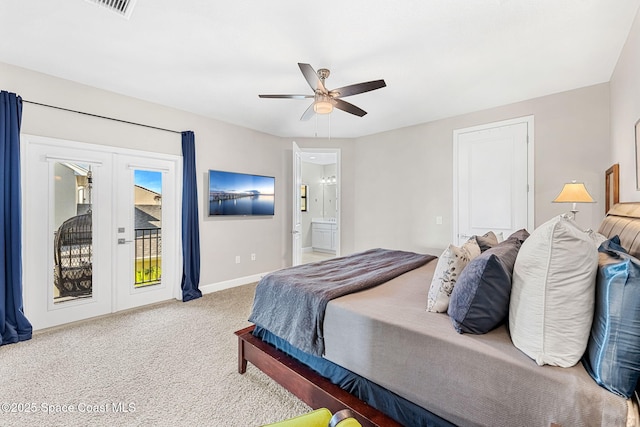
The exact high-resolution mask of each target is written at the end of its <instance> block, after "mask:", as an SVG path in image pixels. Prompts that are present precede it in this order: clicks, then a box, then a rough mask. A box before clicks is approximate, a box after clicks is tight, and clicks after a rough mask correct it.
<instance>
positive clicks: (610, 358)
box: [582, 236, 640, 398]
mask: <svg viewBox="0 0 640 427" xmlns="http://www.w3.org/2000/svg"><path fill="white" fill-rule="evenodd" d="M616 238H617V236H616ZM616 238H613V239H610V240H607V241H605V242H604V243H603V244H602V245H600V248H598V251H599V252H600V253H599V262H598V276H597V280H596V307H595V316H594V318H593V325H592V326H591V335H590V337H589V343H588V345H587V351H586V352H585V354H584V356H583V359H582V362H583V365H584V367H585V369H586V370H587V372H588V373H589V375H591V376H592V377H593V379H594V380H595V381H596V382H597V383H598V384H600V385H601V386H602V387H604V388H606V389H607V390H609V391H611V392H613V393H615V394H618V395H621V396H624V397H626V398H630V397H631V396H632V395H633V392H634V390H635V388H636V384H637V382H638V378H639V377H640V261H639V260H638V259H636V258H634V257H633V256H631V255H629V254H628V253H627V252H626V251H625V250H624V249H623V248H622V246H620V240H619V239H616Z"/></svg>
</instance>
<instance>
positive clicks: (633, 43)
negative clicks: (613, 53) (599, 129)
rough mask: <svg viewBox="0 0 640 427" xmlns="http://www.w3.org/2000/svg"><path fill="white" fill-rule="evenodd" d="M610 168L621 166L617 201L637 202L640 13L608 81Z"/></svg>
mask: <svg viewBox="0 0 640 427" xmlns="http://www.w3.org/2000/svg"><path fill="white" fill-rule="evenodd" d="M610 86H611V159H610V160H611V161H610V163H611V164H614V163H619V164H620V201H622V202H633V201H640V192H638V191H637V189H636V160H635V156H636V153H635V134H634V125H635V123H636V122H637V121H638V120H639V119H640V12H639V13H638V15H636V19H635V21H634V23H633V26H632V27H631V31H630V32H629V36H628V38H627V42H626V44H625V46H624V48H623V50H622V53H621V54H620V57H619V58H618V63H617V65H616V68H615V71H614V72H613V75H612V77H611V83H610Z"/></svg>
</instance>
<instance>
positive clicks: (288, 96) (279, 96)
mask: <svg viewBox="0 0 640 427" xmlns="http://www.w3.org/2000/svg"><path fill="white" fill-rule="evenodd" d="M258 97H260V98H271V99H306V98H313V95H258Z"/></svg>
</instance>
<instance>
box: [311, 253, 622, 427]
mask: <svg viewBox="0 0 640 427" xmlns="http://www.w3.org/2000/svg"><path fill="white" fill-rule="evenodd" d="M436 263H437V261H436V260H434V261H432V262H430V263H428V264H426V265H425V266H423V267H420V268H418V269H416V270H413V271H411V272H408V273H405V274H403V275H402V276H399V277H397V278H395V279H393V280H390V281H389V282H387V283H385V284H383V285H380V286H378V287H375V288H372V289H368V290H366V291H362V292H358V293H355V294H351V295H347V296H343V297H340V298H337V299H334V300H332V301H330V302H329V304H328V305H327V309H326V313H325V320H324V334H325V355H324V357H325V358H326V359H328V360H330V361H332V362H334V363H336V364H338V365H340V366H342V367H344V368H346V369H348V370H351V371H353V372H355V373H356V374H358V375H361V376H363V377H365V378H367V379H369V380H371V381H373V382H374V383H377V384H379V385H380V386H382V387H385V388H387V389H389V390H390V391H392V392H394V393H396V394H398V395H399V396H401V397H403V398H405V399H407V400H410V401H411V402H414V403H416V404H417V405H419V406H422V407H423V408H425V409H427V410H428V411H431V412H433V413H434V414H436V415H438V416H440V417H442V418H444V419H447V420H449V421H451V422H453V423H455V424H457V425H461V426H475V425H478V426H480V425H485V426H487V425H491V426H510V427H511V426H514V425H521V426H549V425H550V424H551V423H558V424H560V425H562V426H577V425H580V426H605V425H606V426H624V425H625V424H626V419H627V412H628V410H629V405H628V403H629V402H628V401H627V400H625V399H624V398H622V397H619V396H616V395H614V394H613V393H610V392H609V391H607V390H605V389H604V388H601V387H600V386H598V385H597V384H596V383H595V381H593V379H592V378H591V377H590V376H589V375H588V374H587V372H586V371H585V369H584V368H583V366H582V364H580V363H579V364H578V365H576V366H574V367H571V368H559V367H554V366H538V365H537V364H536V363H535V362H534V361H533V360H531V359H530V358H528V357H527V356H526V355H525V354H524V353H522V352H520V351H519V350H518V349H517V348H516V347H515V346H514V345H513V344H512V343H511V339H510V337H509V334H508V331H507V329H506V326H504V325H503V326H500V327H499V328H497V329H495V330H493V331H491V332H489V333H488V334H485V335H469V334H464V335H461V334H458V333H456V332H455V330H454V329H453V326H452V324H451V321H450V319H449V317H448V316H447V315H446V314H440V313H430V312H427V311H426V301H427V294H428V291H429V285H430V283H431V277H432V275H433V271H434V269H435V266H436ZM345 325H348V327H345ZM347 343H348V345H346V344H347Z"/></svg>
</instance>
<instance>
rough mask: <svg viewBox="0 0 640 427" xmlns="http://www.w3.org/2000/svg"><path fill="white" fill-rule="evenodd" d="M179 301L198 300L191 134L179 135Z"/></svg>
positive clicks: (194, 163)
mask: <svg viewBox="0 0 640 427" xmlns="http://www.w3.org/2000/svg"><path fill="white" fill-rule="evenodd" d="M182 161H183V168H182V174H183V175H182V258H183V261H184V264H183V267H182V301H185V302H186V301H190V300H192V299H196V298H200V297H201V296H202V292H200V289H198V284H199V283H200V230H199V226H198V185H197V179H196V142H195V136H194V134H193V132H192V131H190V130H188V131H185V132H182Z"/></svg>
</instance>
